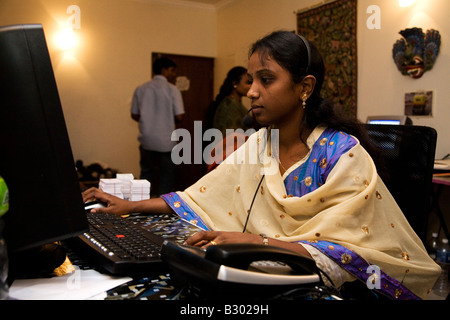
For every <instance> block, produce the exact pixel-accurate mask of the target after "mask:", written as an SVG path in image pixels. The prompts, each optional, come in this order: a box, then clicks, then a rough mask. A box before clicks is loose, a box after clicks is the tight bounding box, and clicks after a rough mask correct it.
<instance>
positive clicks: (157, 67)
mask: <svg viewBox="0 0 450 320" xmlns="http://www.w3.org/2000/svg"><path fill="white" fill-rule="evenodd" d="M170 67H174V68H176V67H177V65H176V63H175V62H173V61H172V60H170V59H169V58H166V57H161V58H158V59H156V60H155V61H154V62H153V72H154V73H155V74H161V72H162V69H168V68H170Z"/></svg>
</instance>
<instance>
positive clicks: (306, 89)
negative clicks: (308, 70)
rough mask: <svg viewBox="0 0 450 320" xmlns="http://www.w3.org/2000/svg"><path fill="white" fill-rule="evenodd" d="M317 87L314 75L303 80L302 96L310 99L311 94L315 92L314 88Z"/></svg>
mask: <svg viewBox="0 0 450 320" xmlns="http://www.w3.org/2000/svg"><path fill="white" fill-rule="evenodd" d="M315 86H316V78H315V77H314V76H312V75H308V76H306V77H305V78H304V79H303V80H302V92H301V96H304V95H305V94H306V96H307V97H308V98H309V97H310V96H311V94H312V93H313V92H314V87H315Z"/></svg>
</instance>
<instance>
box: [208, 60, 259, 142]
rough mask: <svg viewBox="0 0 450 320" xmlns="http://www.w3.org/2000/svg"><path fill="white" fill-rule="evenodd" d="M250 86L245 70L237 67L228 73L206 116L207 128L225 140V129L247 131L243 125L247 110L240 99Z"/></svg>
mask: <svg viewBox="0 0 450 320" xmlns="http://www.w3.org/2000/svg"><path fill="white" fill-rule="evenodd" d="M249 88H250V84H249V83H248V78H247V69H246V68H244V67H241V66H237V67H234V68H232V69H231V70H230V71H228V74H227V77H226V78H225V80H224V82H223V84H222V86H221V87H220V91H219V94H218V95H217V96H216V99H215V100H214V102H213V103H212V104H211V106H210V108H209V110H208V114H207V125H208V128H210V127H212V128H216V129H219V130H220V131H221V132H222V136H223V137H224V138H225V136H226V129H233V130H236V129H243V130H244V131H245V130H247V129H248V127H247V125H245V124H244V117H245V116H246V115H247V112H248V110H247V108H246V107H245V106H244V105H243V104H242V97H245V96H246V95H247V92H248V89H249Z"/></svg>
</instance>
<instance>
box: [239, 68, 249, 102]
mask: <svg viewBox="0 0 450 320" xmlns="http://www.w3.org/2000/svg"><path fill="white" fill-rule="evenodd" d="M248 89H250V82H249V81H248V76H247V74H244V75H243V76H242V77H241V80H240V81H239V83H237V84H236V92H237V93H238V95H239V96H241V97H244V96H246V95H247V92H248Z"/></svg>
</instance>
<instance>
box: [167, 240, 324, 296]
mask: <svg viewBox="0 0 450 320" xmlns="http://www.w3.org/2000/svg"><path fill="white" fill-rule="evenodd" d="M161 258H162V260H163V261H164V262H165V263H166V264H167V265H168V267H169V268H170V269H171V271H172V275H173V276H174V278H176V279H175V280H177V281H179V282H182V283H183V284H187V283H189V284H191V285H194V286H196V287H198V288H200V287H201V288H202V289H205V288H209V289H212V288H214V289H216V290H222V289H227V290H228V291H229V290H230V289H231V290H234V291H239V292H240V293H243V292H248V291H253V292H258V293H260V294H261V293H262V292H264V291H263V290H261V289H262V288H263V287H267V286H270V288H268V289H269V292H270V293H272V294H273V293H274V292H275V291H276V290H286V289H287V288H298V287H301V286H305V287H311V286H314V285H318V284H320V283H322V281H321V278H320V272H319V269H318V268H317V267H316V264H315V262H314V260H313V259H311V258H308V257H306V256H304V255H301V254H299V253H296V252H294V251H291V250H287V249H283V248H279V247H273V246H267V245H262V244H261V245H259V244H248V243H247V244H223V245H215V246H209V247H208V248H207V249H206V250H205V249H200V248H197V247H192V246H184V245H180V244H176V243H174V242H171V241H165V242H164V244H163V246H162V248H161ZM254 289H256V290H254ZM242 290H243V291H242Z"/></svg>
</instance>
